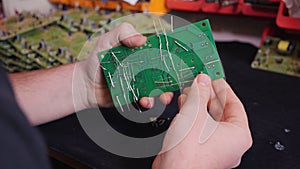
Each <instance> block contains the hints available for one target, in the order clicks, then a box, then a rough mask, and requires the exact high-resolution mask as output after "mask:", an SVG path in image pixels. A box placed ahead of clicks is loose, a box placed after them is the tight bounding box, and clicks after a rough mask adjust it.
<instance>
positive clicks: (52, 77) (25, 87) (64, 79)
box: [9, 64, 85, 125]
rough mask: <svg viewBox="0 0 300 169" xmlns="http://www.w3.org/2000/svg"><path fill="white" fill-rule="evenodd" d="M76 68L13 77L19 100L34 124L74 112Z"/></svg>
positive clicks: (59, 68)
mask: <svg viewBox="0 0 300 169" xmlns="http://www.w3.org/2000/svg"><path fill="white" fill-rule="evenodd" d="M74 66H75V64H68V65H64V66H59V67H55V68H51V69H43V70H37V71H31V72H24V73H14V74H9V79H10V81H11V83H12V87H13V89H14V93H15V95H16V99H17V101H18V103H19V105H20V107H21V108H22V110H23V112H24V113H25V115H26V116H27V118H28V119H29V121H30V122H31V123H32V124H34V125H38V124H42V123H45V122H49V121H52V120H55V119H59V118H61V117H64V116H67V115H69V114H71V113H73V112H74V106H73V98H72V77H73V71H74ZM84 108H85V107H82V109H84Z"/></svg>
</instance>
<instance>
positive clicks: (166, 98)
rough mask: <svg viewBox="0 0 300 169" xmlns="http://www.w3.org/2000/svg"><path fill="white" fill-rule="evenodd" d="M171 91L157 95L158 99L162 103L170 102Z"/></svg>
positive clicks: (171, 97)
mask: <svg viewBox="0 0 300 169" xmlns="http://www.w3.org/2000/svg"><path fill="white" fill-rule="evenodd" d="M173 96H174V94H173V92H166V93H163V94H161V95H160V96H159V100H160V101H161V102H162V103H163V104H164V105H168V104H170V103H171V101H172V99H173Z"/></svg>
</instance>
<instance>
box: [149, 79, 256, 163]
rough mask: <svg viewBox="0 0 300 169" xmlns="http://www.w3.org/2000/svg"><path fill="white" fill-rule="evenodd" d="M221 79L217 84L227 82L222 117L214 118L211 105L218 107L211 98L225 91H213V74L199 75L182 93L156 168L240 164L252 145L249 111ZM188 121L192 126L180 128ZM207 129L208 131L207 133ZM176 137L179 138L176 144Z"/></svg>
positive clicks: (156, 161) (155, 161)
mask: <svg viewBox="0 0 300 169" xmlns="http://www.w3.org/2000/svg"><path fill="white" fill-rule="evenodd" d="M218 81H219V82H217V83H219V84H217V85H220V84H225V88H226V90H225V95H226V101H225V103H224V112H223V115H222V118H219V120H215V119H216V117H214V115H212V114H211V115H210V114H209V113H208V109H215V107H213V106H212V105H211V106H209V102H211V101H212V100H213V99H215V98H216V97H218V95H223V94H224V93H223V92H224V91H219V92H214V90H212V88H213V86H212V83H211V81H210V78H209V77H208V76H207V75H205V74H200V75H198V76H197V77H196V79H195V80H194V83H193V85H192V86H191V87H190V88H187V89H185V91H184V93H183V94H182V95H181V96H180V101H179V102H180V108H181V110H180V112H179V114H178V115H177V116H176V117H175V119H174V121H173V122H172V124H171V126H170V128H169V130H168V133H167V134H166V136H165V139H164V144H163V148H162V152H161V153H160V154H159V155H158V156H157V157H156V158H155V160H154V162H153V166H152V168H153V169H164V168H172V169H202V168H204V169H226V168H234V167H237V166H238V165H239V164H240V161H241V157H242V155H243V154H244V153H245V152H246V151H247V150H248V149H249V148H250V147H251V145H252V138H251V133H250V130H249V126H248V120H247V115H246V112H245V110H244V107H243V105H242V103H241V102H240V100H239V99H238V97H237V96H236V95H235V94H234V92H233V91H232V89H231V88H230V86H229V85H228V84H227V83H226V82H225V81H224V80H223V79H220V80H218ZM211 103H213V102H211ZM214 103H216V102H214ZM195 108H196V109H195ZM195 114H196V116H194V115H195ZM215 116H219V114H215ZM194 117H196V118H194ZM189 119H192V120H189ZM193 119H194V120H193ZM208 122H209V123H208ZM186 124H192V125H191V128H190V130H188V131H187V132H186V131H183V132H181V130H182V129H183V128H185V125H186ZM212 124H213V125H212ZM209 126H214V127H209ZM205 132H206V133H209V135H206V136H205ZM178 133H182V134H178ZM201 138H202V139H201ZM174 140H180V141H179V142H177V143H176V144H173V143H174Z"/></svg>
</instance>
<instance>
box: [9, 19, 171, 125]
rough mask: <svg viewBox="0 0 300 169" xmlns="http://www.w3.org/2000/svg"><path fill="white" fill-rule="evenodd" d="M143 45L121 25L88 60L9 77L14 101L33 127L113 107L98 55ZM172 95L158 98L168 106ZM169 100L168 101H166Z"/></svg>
mask: <svg viewBox="0 0 300 169" xmlns="http://www.w3.org/2000/svg"><path fill="white" fill-rule="evenodd" d="M145 42H146V37H144V36H142V35H140V34H139V33H138V32H136V30H135V29H134V28H133V26H132V25H130V24H128V23H123V24H120V25H119V26H118V27H116V28H115V29H113V30H112V31H110V32H108V33H106V34H104V35H102V36H100V37H99V38H98V39H97V43H96V45H95V48H94V49H93V50H92V52H91V54H90V56H89V58H88V59H86V60H84V61H81V62H77V63H73V64H68V65H63V66H59V67H55V68H51V69H44V70H37V71H31V72H25V73H14V74H10V75H9V78H10V81H11V83H12V86H13V89H14V92H15V95H16V98H17V101H18V103H19V104H20V106H21V108H22V109H23V111H24V113H25V115H26V116H27V118H28V119H29V121H30V122H31V123H32V124H33V125H39V124H43V123H46V122H50V121H53V120H56V119H59V118H62V117H65V116H67V115H70V114H72V113H73V112H77V111H80V110H83V109H86V108H90V107H93V106H98V105H99V106H100V107H110V106H112V105H113V102H112V99H111V97H110V92H109V89H108V87H107V85H106V82H105V79H104V77H103V73H102V69H101V68H100V66H99V65H100V61H99V59H98V57H97V54H98V53H99V52H100V51H102V50H106V49H110V48H112V47H114V46H117V45H120V44H123V45H126V46H128V47H139V46H141V45H143V44H144V43H145ZM172 96H173V95H172V93H165V94H163V95H162V96H161V100H162V102H163V103H165V104H168V103H169V102H170V98H171V97H172ZM165 100H168V101H165ZM139 102H140V104H141V106H143V107H145V108H151V107H152V106H153V105H154V100H153V99H151V98H141V99H140V101H139Z"/></svg>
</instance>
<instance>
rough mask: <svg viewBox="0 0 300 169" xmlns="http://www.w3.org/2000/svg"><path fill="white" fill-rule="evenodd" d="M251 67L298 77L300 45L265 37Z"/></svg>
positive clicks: (299, 75)
mask: <svg viewBox="0 0 300 169" xmlns="http://www.w3.org/2000/svg"><path fill="white" fill-rule="evenodd" d="M251 66H252V68H256V69H263V70H268V71H272V72H277V73H282V74H288V75H292V76H298V77H300V43H299V41H296V40H285V39H280V38H277V37H271V36H267V37H266V38H265V40H264V43H263V45H262V46H261V48H260V49H259V50H258V52H257V54H256V56H255V59H254V61H253V62H252V64H251Z"/></svg>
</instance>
